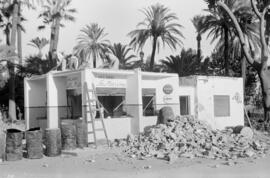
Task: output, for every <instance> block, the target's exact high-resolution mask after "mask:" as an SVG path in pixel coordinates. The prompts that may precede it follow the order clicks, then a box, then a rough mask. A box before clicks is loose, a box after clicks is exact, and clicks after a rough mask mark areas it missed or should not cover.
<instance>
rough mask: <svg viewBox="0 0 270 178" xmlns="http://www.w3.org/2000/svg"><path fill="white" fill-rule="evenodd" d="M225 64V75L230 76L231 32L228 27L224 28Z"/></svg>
mask: <svg viewBox="0 0 270 178" xmlns="http://www.w3.org/2000/svg"><path fill="white" fill-rule="evenodd" d="M224 40H225V43H224V64H225V66H224V67H225V75H226V76H229V30H228V28H227V27H225V28H224Z"/></svg>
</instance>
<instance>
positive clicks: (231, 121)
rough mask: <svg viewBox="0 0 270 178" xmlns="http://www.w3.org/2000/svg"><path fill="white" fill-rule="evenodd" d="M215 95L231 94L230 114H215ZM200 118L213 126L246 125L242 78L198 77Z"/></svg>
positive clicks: (220, 127)
mask: <svg viewBox="0 0 270 178" xmlns="http://www.w3.org/2000/svg"><path fill="white" fill-rule="evenodd" d="M214 95H229V96H230V116H229V117H215V116H214V97H213V96H214ZM197 97H198V118H199V119H201V120H206V121H207V122H209V123H210V125H212V127H213V128H217V129H224V128H225V127H227V126H237V125H244V108H243V81H242V78H229V77H198V80H197Z"/></svg>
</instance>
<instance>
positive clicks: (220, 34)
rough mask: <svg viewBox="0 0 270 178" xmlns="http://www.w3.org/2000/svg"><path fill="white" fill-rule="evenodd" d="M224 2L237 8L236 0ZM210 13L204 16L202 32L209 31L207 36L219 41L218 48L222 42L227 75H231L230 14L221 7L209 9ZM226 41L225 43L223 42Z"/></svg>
mask: <svg viewBox="0 0 270 178" xmlns="http://www.w3.org/2000/svg"><path fill="white" fill-rule="evenodd" d="M224 3H226V4H227V6H228V7H229V8H230V9H235V8H236V0H225V1H224ZM206 12H208V13H209V14H208V15H206V16H204V17H203V18H204V20H203V26H202V28H201V33H202V34H203V33H206V32H208V36H207V38H209V37H210V36H212V42H214V41H217V44H216V48H219V46H221V44H223V45H224V48H223V54H224V68H225V75H229V39H230V35H231V31H232V24H231V21H230V20H229V18H228V15H227V14H226V13H225V12H224V11H223V10H222V9H220V8H217V9H211V8H210V9H207V10H206ZM223 42H224V43H223Z"/></svg>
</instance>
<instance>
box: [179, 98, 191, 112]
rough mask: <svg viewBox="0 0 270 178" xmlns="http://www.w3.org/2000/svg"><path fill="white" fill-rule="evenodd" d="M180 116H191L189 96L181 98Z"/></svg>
mask: <svg viewBox="0 0 270 178" xmlns="http://www.w3.org/2000/svg"><path fill="white" fill-rule="evenodd" d="M179 100H180V115H182V116H183V115H190V109H189V105H190V104H189V103H190V97H189V96H180V97H179Z"/></svg>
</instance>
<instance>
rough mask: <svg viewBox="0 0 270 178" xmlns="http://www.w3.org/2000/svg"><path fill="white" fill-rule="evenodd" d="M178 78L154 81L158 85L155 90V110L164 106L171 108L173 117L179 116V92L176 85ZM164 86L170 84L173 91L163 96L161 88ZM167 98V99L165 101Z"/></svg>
mask: <svg viewBox="0 0 270 178" xmlns="http://www.w3.org/2000/svg"><path fill="white" fill-rule="evenodd" d="M178 82H179V80H178V76H176V77H168V78H165V79H160V80H158V81H156V83H157V84H158V86H157V88H156V92H157V100H156V101H157V104H158V105H157V109H158V110H159V109H161V108H162V107H164V106H170V107H172V109H173V111H174V114H175V115H180V105H179V97H178V90H179V85H178ZM166 84H170V85H172V87H173V91H172V93H171V94H165V93H164V92H163V87H164V86H165V85H166ZM165 98H167V99H165Z"/></svg>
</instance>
